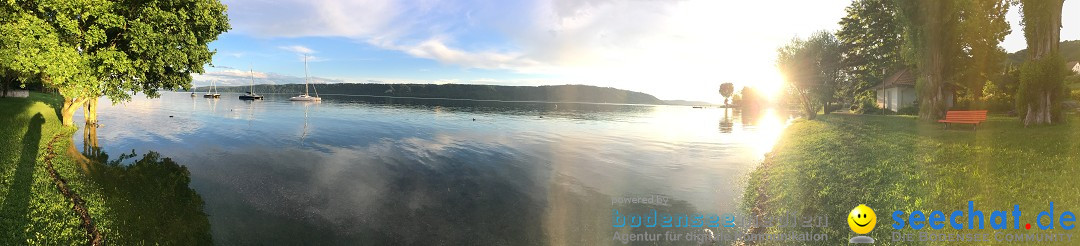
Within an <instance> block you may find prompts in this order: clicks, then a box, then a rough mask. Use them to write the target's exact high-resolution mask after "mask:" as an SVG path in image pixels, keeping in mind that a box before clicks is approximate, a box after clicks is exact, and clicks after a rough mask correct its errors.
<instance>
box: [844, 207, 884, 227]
mask: <svg viewBox="0 0 1080 246" xmlns="http://www.w3.org/2000/svg"><path fill="white" fill-rule="evenodd" d="M847 224H848V226H849V227H851V231H853V232H855V233H858V234H867V233H870V231H871V230H874V225H875V224H877V215H876V214H874V210H873V209H870V207H867V206H866V205H865V204H859V206H856V207H855V209H852V210H851V213H850V214H848V219H847Z"/></svg>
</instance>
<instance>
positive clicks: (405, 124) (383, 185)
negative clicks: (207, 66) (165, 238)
mask: <svg viewBox="0 0 1080 246" xmlns="http://www.w3.org/2000/svg"><path fill="white" fill-rule="evenodd" d="M187 97H188V96H187V95H185V94H169V93H165V94H163V96H162V98H160V99H141V98H137V99H135V101H133V102H131V103H128V104H122V105H109V104H103V105H104V106H103V107H102V108H101V110H102V112H101V117H100V118H99V120H100V121H101V122H103V123H104V124H106V125H108V128H102V129H101V130H99V131H100V133H101V134H103V136H104V137H102V139H101V141H100V142H101V144H104V145H106V146H108V151H110V152H115V153H119V152H127V151H128V150H131V149H137V151H136V152H139V153H144V152H145V151H150V150H155V151H160V152H161V153H163V155H167V156H170V157H173V158H175V159H174V160H176V162H181V163H185V164H187V165H189V166H188V168H189V170H190V175H191V176H190V177H191V187H192V188H194V190H196V191H198V192H199V195H201V197H202V198H205V201H206V205H205V211H206V212H207V213H208V214H210V217H209V220H210V224H211V225H212V227H211V228H210V229H211V230H212V234H213V238H214V240H215V241H216V243H219V244H226V245H231V244H356V243H357V242H364V243H368V242H370V243H386V244H496V245H504V244H511V245H516V244H571V245H582V244H584V245H592V244H611V243H612V242H613V241H612V238H611V236H612V232H614V230H615V229H614V228H612V227H611V224H610V223H611V221H610V219H611V210H612V209H616V208H620V209H627V210H635V209H638V208H636V207H633V206H622V205H615V204H612V203H611V201H610V199H611V198H612V197H621V196H633V195H647V194H660V195H664V196H667V197H670V198H671V199H673V200H674V201H677V202H673V204H676V206H674V207H671V208H665V209H668V210H678V211H672V212H683V213H692V212H698V211H700V212H710V213H722V212H731V211H734V210H735V209H736V205H735V203H737V197H738V196H739V195H740V194H741V192H742V191H743V188H741V187H740V183H739V181H738V179H739V178H740V177H742V175H743V174H744V172H746V171H749V170H751V169H752V168H753V167H754V166H756V165H757V164H758V163H760V162H759V161H760V159H761V158H762V154H763V153H764V151H767V148H768V147H769V146H771V144H772V143H774V142H775V140H776V139H775V138H776V136H779V135H778V133H779V132H780V131H781V130H782V128H783V126H784V125H785V122H786V119H787V118H788V116H786V115H779V114H780V113H779V112H777V111H767V110H766V111H761V112H756V113H752V112H748V111H742V110H733V109H725V111H721V110H719V109H711V108H705V109H694V108H691V107H678V106H646V105H606V104H563V103H557V104H552V103H537V102H513V103H501V102H469V101H454V100H441V101H440V100H419V99H400V98H374V99H371V98H367V99H356V98H355V97H343V96H324V97H323V100H324V101H323V102H322V103H321V104H304V103H294V102H290V101H287V98H288V95H267V97H266V98H265V100H263V101H258V102H247V101H240V100H234V99H227V98H232V97H230V96H223V99H220V100H218V101H214V100H207V101H198V100H193V105H194V106H192V107H190V108H189V107H187V106H186V101H180V100H189V99H187ZM170 102H180V103H170ZM203 103H207V105H201V104H203ZM410 103H411V104H410ZM215 104H216V106H213V105H215ZM214 107H218V108H220V109H217V110H215V109H214ZM170 116H175V117H170ZM473 119H476V120H475V121H474V120H473ZM718 122H719V123H718ZM718 125H719V130H718V129H717V128H718ZM95 130H96V129H95ZM88 132H90V131H88ZM83 142H84V143H94V144H96V142H97V141H96V140H93V141H88V140H86V139H84V140H83ZM159 161H160V160H159Z"/></svg>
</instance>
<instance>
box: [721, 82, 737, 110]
mask: <svg viewBox="0 0 1080 246" xmlns="http://www.w3.org/2000/svg"><path fill="white" fill-rule="evenodd" d="M731 93H735V85H734V84H732V83H731V82H726V83H723V84H720V96H723V97H724V105H727V104H728V99H729V98H731Z"/></svg>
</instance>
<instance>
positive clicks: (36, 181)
mask: <svg viewBox="0 0 1080 246" xmlns="http://www.w3.org/2000/svg"><path fill="white" fill-rule="evenodd" d="M60 103H61V99H60V97H59V96H56V95H50V94H42V93H35V92H31V94H30V97H28V98H0V161H2V162H0V199H2V200H0V245H25V244H31V245H42V244H45V245H73V244H87V242H88V241H89V237H88V235H87V234H86V231H85V229H83V228H82V227H81V221H80V220H79V217H78V215H76V214H75V212H73V210H72V209H71V207H72V203H71V202H70V200H68V199H67V198H66V197H64V196H63V195H62V194H61V193H60V192H59V190H58V189H57V187H56V185H55V184H54V183H53V181H52V178H51V177H49V175H48V174H47V172H46V168H45V166H46V165H45V164H44V162H43V157H44V156H45V152H46V149H47V147H48V146H46V145H47V144H48V142H49V141H50V140H52V139H53V136H56V135H58V134H59V135H60V137H59V140H58V141H57V142H55V143H54V144H53V146H52V147H53V149H54V150H55V152H56V153H57V155H56V156H55V157H54V159H53V162H52V163H53V167H54V168H56V171H57V172H58V173H59V174H60V175H61V176H62V177H64V179H66V180H67V184H68V187H69V188H70V189H71V190H72V191H73V192H75V193H77V194H79V195H80V196H81V197H82V198H83V199H84V200H85V204H86V207H87V209H88V210H89V211H90V216H91V217H92V218H93V220H94V223H95V225H96V226H97V229H98V230H99V231H100V232H101V233H102V234H104V235H105V239H106V243H108V244H115V245H147V244H168V245H206V244H211V243H212V240H211V237H210V224H209V220H208V219H207V217H206V214H205V213H204V212H203V207H202V206H203V202H202V198H201V197H199V195H198V194H197V193H195V191H194V190H192V189H190V188H189V187H188V183H189V182H190V173H189V172H188V171H187V169H186V168H185V167H184V166H183V165H180V164H178V163H175V162H173V161H172V160H171V159H169V158H167V157H161V156H160V155H158V154H157V153H153V152H151V153H147V154H146V155H144V156H143V157H142V158H140V159H137V160H136V158H134V157H136V155H135V154H134V153H132V154H129V155H121V157H120V158H109V155H108V154H107V153H104V152H102V151H101V150H100V149H99V148H85V146H84V148H83V150H81V151H80V150H77V149H76V148H74V146H73V143H72V141H71V140H72V136H71V134H72V133H74V132H75V128H73V127H68V128H65V127H62V126H61V123H60V120H59V117H58V115H59V112H58V111H57V109H59V108H60ZM75 156H78V157H79V159H80V160H84V161H76V157H75ZM82 158H89V159H82ZM126 160H131V161H130V162H128V161H126Z"/></svg>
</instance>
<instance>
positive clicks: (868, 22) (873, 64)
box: [836, 0, 903, 101]
mask: <svg viewBox="0 0 1080 246" xmlns="http://www.w3.org/2000/svg"><path fill="white" fill-rule="evenodd" d="M845 11H846V12H847V15H846V16H844V17H843V18H841V19H840V23H839V24H840V30H838V31H837V32H836V38H837V39H838V40H840V47H841V49H842V50H843V59H842V64H843V69H844V74H845V75H847V76H846V78H845V80H842V81H841V82H843V84H842V85H841V86H840V88H839V89H840V90H839V92H840V94H841V95H840V97H841V98H843V99H845V100H849V101H851V100H853V99H854V98H855V97H856V96H857V95H858V94H860V93H862V92H866V91H867V90H869V88H871V87H873V86H876V85H879V84H881V82H883V81H884V80H885V78H886V77H888V76H889V73H892V72H896V70H897V68H899V67H900V66H901V65H903V62H902V59H901V57H900V48H901V45H902V44H903V38H902V36H901V34H902V29H901V26H900V23H899V21H898V20H897V13H896V11H897V9H896V5H895V3H894V2H893V1H892V0H856V1H854V2H852V3H851V5H850V6H848V7H847V8H845ZM870 96H872V95H870Z"/></svg>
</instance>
